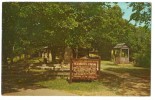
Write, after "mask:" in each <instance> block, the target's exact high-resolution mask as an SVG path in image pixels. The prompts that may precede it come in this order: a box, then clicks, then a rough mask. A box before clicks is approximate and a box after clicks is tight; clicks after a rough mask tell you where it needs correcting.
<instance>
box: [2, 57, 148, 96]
mask: <svg viewBox="0 0 155 100" xmlns="http://www.w3.org/2000/svg"><path fill="white" fill-rule="evenodd" d="M35 61H37V59H35ZM51 73H52V72H51V71H49V70H41V69H31V70H30V71H29V73H25V72H24V70H23V69H21V68H20V66H18V67H16V68H14V69H12V70H6V71H4V70H3V72H2V93H8V92H9V93H10V92H15V91H18V89H21V88H25V89H32V87H37V88H49V89H52V90H63V91H67V92H71V93H74V94H77V95H88V96H89V95H92V96H94V95H98V96H115V95H119V96H149V95H150V69H149V68H142V67H134V66H133V65H132V64H120V65H115V64H114V63H113V62H110V61H101V74H100V80H96V81H92V82H73V83H71V84H70V83H69V82H68V81H67V79H66V78H60V77H59V78H55V77H53V76H51Z"/></svg>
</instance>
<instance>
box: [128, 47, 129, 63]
mask: <svg viewBox="0 0 155 100" xmlns="http://www.w3.org/2000/svg"><path fill="white" fill-rule="evenodd" d="M128 62H129V49H128Z"/></svg>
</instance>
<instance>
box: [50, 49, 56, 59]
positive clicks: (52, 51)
mask: <svg viewBox="0 0 155 100" xmlns="http://www.w3.org/2000/svg"><path fill="white" fill-rule="evenodd" d="M51 53H52V62H55V61H56V48H53V49H52V50H51Z"/></svg>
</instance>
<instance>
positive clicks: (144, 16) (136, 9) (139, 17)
mask: <svg viewBox="0 0 155 100" xmlns="http://www.w3.org/2000/svg"><path fill="white" fill-rule="evenodd" d="M129 6H130V7H132V12H133V13H132V15H131V16H130V21H131V20H135V21H136V22H138V23H140V24H142V23H145V26H146V27H148V28H151V3H149V2H134V3H130V5H129Z"/></svg>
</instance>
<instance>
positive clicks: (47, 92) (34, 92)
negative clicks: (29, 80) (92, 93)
mask: <svg viewBox="0 0 155 100" xmlns="http://www.w3.org/2000/svg"><path fill="white" fill-rule="evenodd" d="M14 95H16V96H77V95H76V94H73V93H69V92H66V91H60V90H52V89H46V88H41V89H26V90H25V89H20V90H19V92H12V93H6V94H4V96H14Z"/></svg>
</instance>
